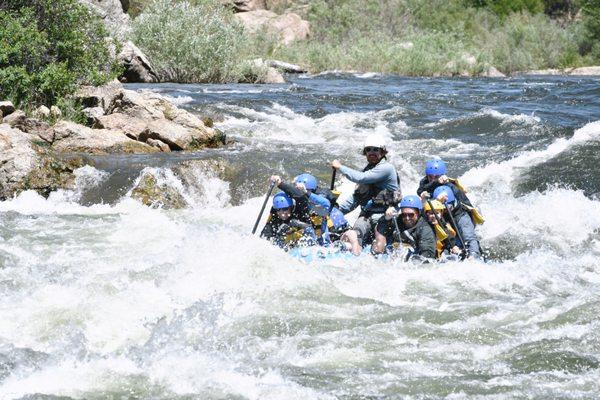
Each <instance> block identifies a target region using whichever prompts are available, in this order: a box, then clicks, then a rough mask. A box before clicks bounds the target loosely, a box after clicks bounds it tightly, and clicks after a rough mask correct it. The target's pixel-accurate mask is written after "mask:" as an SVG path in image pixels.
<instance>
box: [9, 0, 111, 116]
mask: <svg viewBox="0 0 600 400" xmlns="http://www.w3.org/2000/svg"><path fill="white" fill-rule="evenodd" d="M106 37H107V33H106V30H105V28H104V26H103V24H102V22H101V21H100V20H99V18H98V17H96V16H95V15H93V14H92V13H91V12H90V11H89V10H88V9H87V8H86V7H85V6H83V5H81V4H80V3H79V2H78V1H77V0H3V1H2V2H0V93H1V96H0V100H11V101H12V102H13V103H14V104H15V105H16V106H17V107H23V108H25V109H30V108H32V107H35V106H37V105H45V106H48V107H49V106H52V105H55V104H58V105H60V106H62V108H63V110H66V111H68V110H69V109H70V108H72V107H71V105H70V104H68V100H67V99H68V96H69V95H70V94H71V93H73V92H74V91H75V90H76V89H77V87H79V85H84V84H95V85H98V84H102V83H105V82H107V81H108V80H110V79H113V78H114V77H116V76H117V73H118V71H117V67H116V64H115V63H114V62H112V61H111V59H113V57H110V56H109V52H110V43H108V42H107V40H106Z"/></svg>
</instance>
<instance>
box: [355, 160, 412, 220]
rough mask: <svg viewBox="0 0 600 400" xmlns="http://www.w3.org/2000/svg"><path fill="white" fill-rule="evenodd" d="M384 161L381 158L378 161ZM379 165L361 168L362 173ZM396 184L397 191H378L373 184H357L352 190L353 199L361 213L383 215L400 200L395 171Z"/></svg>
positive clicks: (397, 176) (400, 195)
mask: <svg viewBox="0 0 600 400" xmlns="http://www.w3.org/2000/svg"><path fill="white" fill-rule="evenodd" d="M382 160H384V159H383V158H382V159H381V160H380V161H379V162H381V161H382ZM377 165H379V163H377V164H374V165H367V166H366V167H365V168H363V172H365V171H368V170H370V169H372V168H374V167H375V166H377ZM396 182H397V183H398V190H390V189H380V188H378V187H377V185H375V184H362V183H361V184H358V185H356V189H354V198H355V199H356V200H357V201H358V204H360V206H361V208H362V211H363V213H364V212H367V213H370V214H377V213H383V212H385V210H386V209H387V208H388V207H395V206H397V205H398V203H400V200H402V192H401V190H400V175H399V174H398V171H396Z"/></svg>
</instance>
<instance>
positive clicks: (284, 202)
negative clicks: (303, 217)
mask: <svg viewBox="0 0 600 400" xmlns="http://www.w3.org/2000/svg"><path fill="white" fill-rule="evenodd" d="M293 206H294V200H292V198H291V197H290V196H288V195H287V194H285V193H284V192H279V193H277V194H276V195H275V196H273V208H274V209H275V210H283V209H284V208H290V207H293Z"/></svg>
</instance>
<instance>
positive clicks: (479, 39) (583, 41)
mask: <svg viewBox="0 0 600 400" xmlns="http://www.w3.org/2000/svg"><path fill="white" fill-rule="evenodd" d="M166 3H173V2H172V1H170V0H137V1H133V2H132V5H133V6H134V9H135V10H136V13H140V15H139V16H138V17H137V18H136V19H135V20H134V26H136V27H137V28H136V30H135V32H136V34H135V40H137V42H138V43H139V45H140V47H142V49H143V50H145V51H147V52H148V53H149V55H150V57H151V58H152V59H153V60H156V62H157V63H158V64H159V66H160V67H159V68H162V69H163V70H169V71H171V70H173V68H174V67H172V66H171V64H177V68H179V69H181V70H182V71H186V72H185V73H188V71H194V72H190V73H192V74H193V75H194V77H195V78H194V81H207V80H212V81H217V82H221V81H224V80H225V81H226V80H235V79H236V77H239V75H240V73H239V71H240V68H236V65H240V63H241V62H242V60H243V59H251V58H258V57H260V58H276V59H282V60H285V61H288V62H292V63H297V64H301V65H303V66H305V67H308V68H309V69H310V70H312V71H315V72H318V71H323V70H358V71H377V72H389V73H398V74H404V75H437V74H458V73H463V74H465V73H466V74H479V73H484V72H486V71H487V70H488V69H489V68H490V67H492V66H493V67H495V68H497V69H498V70H500V71H502V72H504V73H509V74H510V73H513V72H516V71H526V70H532V69H545V68H568V67H579V66H585V65H595V64H598V63H600V45H599V44H598V42H599V39H600V28H599V24H600V23H599V22H598V21H599V20H600V18H599V17H600V11H599V10H600V0H427V1H425V0H296V1H293V0H290V1H287V2H285V4H287V5H288V6H291V7H292V8H295V9H298V8H300V9H303V10H304V13H303V14H304V15H303V17H304V18H306V19H308V20H309V22H310V23H311V30H312V35H311V38H310V39H309V40H306V41H302V42H295V43H293V44H292V45H290V46H283V45H281V44H280V43H279V42H278V40H277V38H270V37H268V35H266V34H262V35H258V36H253V37H246V36H244V35H242V34H240V27H239V26H237V25H236V24H235V23H234V22H233V20H232V19H231V18H229V16H228V15H227V13H228V12H229V11H227V10H223V9H222V8H221V9H220V10H219V7H218V4H220V2H219V1H218V0H190V1H185V0H176V1H175V4H174V5H172V6H171V7H167V6H165V4H166ZM157 5H158V7H159V9H160V13H157ZM298 6H301V7H298ZM160 7H163V8H160ZM182 8H184V9H186V10H188V12H187V14H186V15H182V11H181V10H182ZM198 19H200V20H201V21H202V23H197V22H194V21H198ZM174 21H180V22H179V23H175V22H174ZM215 24H216V25H218V26H219V28H218V29H216V30H217V31H218V33H215V32H212V33H210V32H209V31H210V30H211V29H213V30H214V29H215V28H214V26H216V25H215ZM150 25H154V26H155V27H154V28H153V29H149V26H150ZM165 27H166V28H165ZM161 29H162V33H163V35H162V36H160V37H161V39H160V41H161V43H164V42H167V43H169V44H168V45H163V46H158V45H154V46H153V42H156V38H157V37H158V36H157V35H156V33H157V31H158V30H161ZM203 35H204V36H207V35H208V36H210V37H211V40H204V39H199V38H198V37H199V36H203ZM211 52H214V54H215V60H219V61H220V62H217V63H211V62H210V61H207V60H206V58H205V57H204V56H202V55H205V54H210V53H211ZM201 69H202V70H201ZM182 73H183V72H182ZM167 75H169V74H167ZM184 75H185V74H184ZM198 78H201V79H198ZM184 79H185V78H184ZM176 80H180V78H177V79H176Z"/></svg>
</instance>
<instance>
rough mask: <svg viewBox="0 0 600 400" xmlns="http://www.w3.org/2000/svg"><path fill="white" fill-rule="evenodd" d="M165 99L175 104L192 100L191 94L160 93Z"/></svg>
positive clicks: (179, 104)
mask: <svg viewBox="0 0 600 400" xmlns="http://www.w3.org/2000/svg"><path fill="white" fill-rule="evenodd" d="M162 96H163V97H164V98H165V99H167V100H168V101H170V102H171V103H173V104H175V105H176V106H181V105H183V104H188V103H191V102H193V101H194V99H193V98H192V97H191V96H169V95H166V94H163V95H162Z"/></svg>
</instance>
